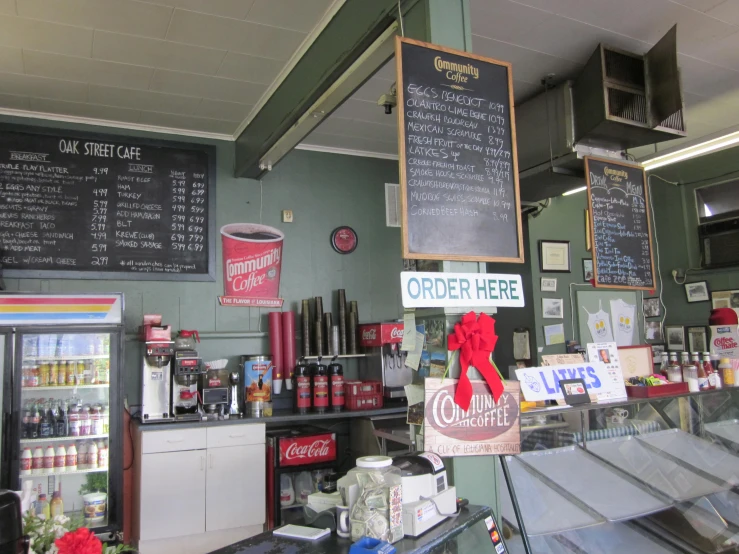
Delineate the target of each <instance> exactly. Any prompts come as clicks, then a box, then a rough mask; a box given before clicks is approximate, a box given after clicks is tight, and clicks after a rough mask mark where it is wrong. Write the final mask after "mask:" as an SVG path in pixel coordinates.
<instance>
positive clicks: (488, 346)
mask: <svg viewBox="0 0 739 554" xmlns="http://www.w3.org/2000/svg"><path fill="white" fill-rule="evenodd" d="M496 342H498V335H496V334H495V320H494V319H493V318H492V317H490V316H489V315H487V314H483V313H481V314H480V317H479V318H478V317H477V316H475V312H470V313H468V314H466V315H464V316H463V317H462V320H461V321H460V322H459V323H456V324H455V325H454V334H453V335H449V339H448V343H449V350H459V363H460V365H461V366H462V371H461V373H460V375H459V383H458V384H457V391H456V392H455V393H454V402H455V403H456V404H457V406H459V407H460V408H462V409H463V410H464V411H467V410H468V409H469V407H470V400H472V383H470V378H469V377H468V376H467V368H468V367H469V366H473V367H475V368H477V370H478V371H479V372H480V373H481V374H482V376H483V377H484V378H485V381H486V382H487V384H488V386H489V387H490V390H491V391H492V393H493V399H494V400H495V401H496V402H497V401H498V399H499V398H500V395H501V394H503V382H502V381H501V379H500V376H499V375H498V372H497V370H496V369H495V368H494V367H493V365H492V364H491V363H490V354H492V352H493V350H495V343H496Z"/></svg>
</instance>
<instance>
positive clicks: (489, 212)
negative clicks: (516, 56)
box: [399, 43, 519, 257]
mask: <svg viewBox="0 0 739 554" xmlns="http://www.w3.org/2000/svg"><path fill="white" fill-rule="evenodd" d="M401 44H402V52H403V57H402V72H403V79H402V87H403V88H402V100H403V105H402V106H399V109H401V110H403V114H402V115H403V117H402V124H403V131H402V134H403V138H404V150H405V159H404V162H405V187H406V188H405V191H406V204H407V206H406V210H407V214H406V217H407V220H408V227H409V247H410V251H411V252H420V253H429V252H431V253H434V252H436V253H449V254H469V255H471V256H506V257H518V256H519V251H518V236H517V224H518V223H517V203H516V183H515V180H514V171H515V168H514V164H513V137H512V132H511V128H512V122H511V119H510V108H509V95H508V87H507V83H508V73H507V71H508V70H507V68H506V67H505V66H499V65H492V64H489V63H486V62H484V61H479V60H476V59H466V58H464V57H462V56H458V55H452V54H449V53H441V52H439V51H437V50H427V49H424V48H422V47H420V46H416V45H412V44H405V43H401ZM447 67H453V68H454V69H450V70H447V69H446V68H447ZM439 69H441V71H439ZM460 82H461V84H460Z"/></svg>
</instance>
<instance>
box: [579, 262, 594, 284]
mask: <svg viewBox="0 0 739 554" xmlns="http://www.w3.org/2000/svg"><path fill="white" fill-rule="evenodd" d="M582 278H583V280H584V281H590V280H591V279H595V275H593V259H592V258H583V259H582Z"/></svg>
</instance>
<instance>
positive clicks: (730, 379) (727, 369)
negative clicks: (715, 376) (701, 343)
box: [718, 358, 737, 387]
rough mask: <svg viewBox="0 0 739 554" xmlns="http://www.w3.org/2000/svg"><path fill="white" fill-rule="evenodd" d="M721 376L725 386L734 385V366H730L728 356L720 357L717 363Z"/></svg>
mask: <svg viewBox="0 0 739 554" xmlns="http://www.w3.org/2000/svg"><path fill="white" fill-rule="evenodd" d="M718 367H719V371H720V372H721V376H722V377H723V378H724V385H726V386H727V387H736V386H737V382H736V379H735V378H734V368H733V367H732V366H731V361H730V360H729V358H721V361H720V362H719V364H718Z"/></svg>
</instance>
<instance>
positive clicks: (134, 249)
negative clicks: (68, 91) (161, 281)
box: [0, 132, 208, 273]
mask: <svg viewBox="0 0 739 554" xmlns="http://www.w3.org/2000/svg"><path fill="white" fill-rule="evenodd" d="M207 218H208V155H207V153H206V152H201V151H180V150H176V149H174V148H163V147H149V146H147V145H129V144H123V143H119V142H113V141H110V142H108V141H107V139H101V138H100V137H96V138H95V139H92V138H90V139H84V138H66V137H55V136H50V135H31V134H26V133H13V132H8V133H4V134H3V135H2V137H0V246H1V247H2V258H1V262H2V265H3V267H4V268H6V269H24V270H29V269H31V270H71V271H100V272H127V273H207V272H208V252H207V244H208V234H207Z"/></svg>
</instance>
